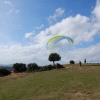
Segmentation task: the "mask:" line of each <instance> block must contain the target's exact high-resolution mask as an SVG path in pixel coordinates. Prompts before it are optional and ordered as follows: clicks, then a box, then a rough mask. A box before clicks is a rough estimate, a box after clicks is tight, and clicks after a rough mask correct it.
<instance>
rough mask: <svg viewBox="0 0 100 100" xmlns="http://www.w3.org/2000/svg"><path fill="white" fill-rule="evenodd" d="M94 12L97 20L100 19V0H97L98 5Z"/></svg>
mask: <svg viewBox="0 0 100 100" xmlns="http://www.w3.org/2000/svg"><path fill="white" fill-rule="evenodd" d="M92 13H93V14H94V16H95V17H96V18H97V20H98V21H100V0H97V3H96V7H95V8H94V10H93V11H92Z"/></svg>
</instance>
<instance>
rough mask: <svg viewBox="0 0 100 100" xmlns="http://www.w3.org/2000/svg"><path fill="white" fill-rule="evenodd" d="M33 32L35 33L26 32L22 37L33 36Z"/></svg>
mask: <svg viewBox="0 0 100 100" xmlns="http://www.w3.org/2000/svg"><path fill="white" fill-rule="evenodd" d="M34 34H35V33H34V32H29V33H26V34H25V36H24V38H31V37H33V35H34Z"/></svg>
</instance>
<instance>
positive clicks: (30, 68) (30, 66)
mask: <svg viewBox="0 0 100 100" xmlns="http://www.w3.org/2000/svg"><path fill="white" fill-rule="evenodd" d="M27 66H28V71H30V72H32V71H35V70H38V69H39V67H38V65H37V64H36V63H29V64H28V65H27Z"/></svg>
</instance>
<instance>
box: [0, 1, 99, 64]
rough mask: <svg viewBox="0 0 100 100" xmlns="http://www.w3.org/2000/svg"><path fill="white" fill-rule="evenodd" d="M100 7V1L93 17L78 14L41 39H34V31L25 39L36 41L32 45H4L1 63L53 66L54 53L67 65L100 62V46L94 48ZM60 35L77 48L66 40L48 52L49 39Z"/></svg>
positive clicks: (96, 45) (93, 12)
mask: <svg viewBox="0 0 100 100" xmlns="http://www.w3.org/2000/svg"><path fill="white" fill-rule="evenodd" d="M99 7H100V0H98V1H97V5H96V7H95V8H94V10H93V11H92V14H91V16H92V17H87V16H83V15H81V14H77V15H76V16H69V17H67V18H65V19H63V20H62V21H61V22H58V23H56V24H54V25H52V26H50V27H48V28H47V29H45V30H43V31H41V32H40V33H38V34H37V35H34V31H33V32H29V33H26V34H25V36H24V38H26V39H27V38H29V39H31V38H32V39H33V41H32V44H29V45H21V44H17V45H12V46H5V45H1V46H0V51H1V53H0V55H1V57H0V62H2V63H3V62H4V63H5V62H6V63H12V62H14V63H15V62H24V63H30V62H35V63H37V64H39V65H45V64H50V63H52V62H49V61H48V56H49V54H50V53H51V52H57V53H58V54H60V55H61V57H62V59H61V61H60V63H63V64H64V63H68V62H69V60H71V59H73V60H75V62H78V61H79V60H81V61H84V58H86V59H87V61H89V62H92V61H99V59H100V56H99V52H100V43H98V42H97V43H95V44H91V43H92V42H93V41H94V39H95V36H98V34H100V33H99V31H100V21H99V11H100V10H99ZM58 12H59V11H58ZM54 15H55V14H54ZM58 15H59V14H58ZM55 18H57V17H55ZM57 34H63V35H67V36H69V37H71V38H72V39H73V40H74V43H75V44H74V45H70V44H69V43H68V41H67V40H64V41H63V40H62V41H61V42H59V43H57V44H56V45H55V47H54V48H53V49H52V50H47V49H46V43H47V41H48V39H49V38H50V37H52V36H54V35H57ZM33 42H34V43H33ZM87 44H89V45H90V44H91V45H90V46H88V47H86V46H85V45H87ZM80 45H82V46H81V48H80V47H77V46H80Z"/></svg>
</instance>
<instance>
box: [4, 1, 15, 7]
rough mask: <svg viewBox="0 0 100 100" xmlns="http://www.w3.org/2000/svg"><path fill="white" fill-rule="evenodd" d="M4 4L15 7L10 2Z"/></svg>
mask: <svg viewBox="0 0 100 100" xmlns="http://www.w3.org/2000/svg"><path fill="white" fill-rule="evenodd" d="M4 3H5V4H7V5H9V6H14V5H13V4H12V3H11V2H10V1H4Z"/></svg>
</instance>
